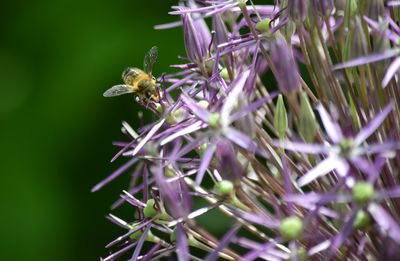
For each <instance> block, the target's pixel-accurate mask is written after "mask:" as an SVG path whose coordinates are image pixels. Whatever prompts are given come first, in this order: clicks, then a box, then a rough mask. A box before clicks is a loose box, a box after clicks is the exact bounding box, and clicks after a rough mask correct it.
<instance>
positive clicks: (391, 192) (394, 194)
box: [375, 187, 400, 200]
mask: <svg viewBox="0 0 400 261" xmlns="http://www.w3.org/2000/svg"><path fill="white" fill-rule="evenodd" d="M375 198H376V199H378V200H379V199H385V198H400V187H396V188H390V189H389V188H388V189H383V190H380V191H379V192H378V193H377V195H376V197H375Z"/></svg>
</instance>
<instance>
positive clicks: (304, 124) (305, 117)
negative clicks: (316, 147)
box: [298, 92, 317, 143]
mask: <svg viewBox="0 0 400 261" xmlns="http://www.w3.org/2000/svg"><path fill="white" fill-rule="evenodd" d="M315 122H316V119H315V114H314V111H313V109H312V108H311V105H310V101H309V100H308V96H307V93H305V92H302V93H301V96H300V115H299V127H298V130H299V134H300V137H301V138H302V139H303V140H304V141H305V142H307V143H312V142H313V141H314V138H315V135H316V134H317V126H316V124H315Z"/></svg>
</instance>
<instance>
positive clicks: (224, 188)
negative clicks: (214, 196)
mask: <svg viewBox="0 0 400 261" xmlns="http://www.w3.org/2000/svg"><path fill="white" fill-rule="evenodd" d="M214 190H215V191H216V192H217V193H218V194H219V195H221V196H229V195H232V194H233V192H234V190H235V187H234V185H233V183H232V182H231V181H229V180H222V181H220V182H218V183H217V184H215V186H214Z"/></svg>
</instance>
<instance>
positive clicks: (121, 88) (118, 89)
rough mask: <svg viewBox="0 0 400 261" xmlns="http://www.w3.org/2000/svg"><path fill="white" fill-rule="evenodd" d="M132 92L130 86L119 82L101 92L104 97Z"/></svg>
mask: <svg viewBox="0 0 400 261" xmlns="http://www.w3.org/2000/svg"><path fill="white" fill-rule="evenodd" d="M131 92H133V89H132V87H131V86H129V85H126V84H120V85H114V86H113V87H111V88H110V89H108V90H107V91H105V92H104V93H103V96H104V97H114V96H119V95H122V94H125V93H131Z"/></svg>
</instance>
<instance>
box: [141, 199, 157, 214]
mask: <svg viewBox="0 0 400 261" xmlns="http://www.w3.org/2000/svg"><path fill="white" fill-rule="evenodd" d="M155 204H156V202H155V200H154V199H152V198H151V199H149V200H147V203H146V206H145V207H144V209H143V214H144V216H145V217H147V218H148V217H154V216H155V215H157V210H156V208H155Z"/></svg>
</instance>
